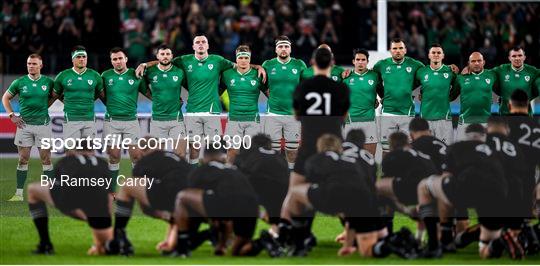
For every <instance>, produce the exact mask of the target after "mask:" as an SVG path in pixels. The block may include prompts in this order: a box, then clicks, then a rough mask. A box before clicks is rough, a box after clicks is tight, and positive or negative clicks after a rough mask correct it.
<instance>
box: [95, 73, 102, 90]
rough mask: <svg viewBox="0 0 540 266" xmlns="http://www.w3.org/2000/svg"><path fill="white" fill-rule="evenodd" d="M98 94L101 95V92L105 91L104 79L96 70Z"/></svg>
mask: <svg viewBox="0 0 540 266" xmlns="http://www.w3.org/2000/svg"><path fill="white" fill-rule="evenodd" d="M95 90H96V94H98V95H99V93H100V92H102V91H103V79H102V78H101V76H100V75H99V73H97V72H96V88H95Z"/></svg>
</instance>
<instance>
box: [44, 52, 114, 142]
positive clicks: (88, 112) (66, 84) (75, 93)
mask: <svg viewBox="0 0 540 266" xmlns="http://www.w3.org/2000/svg"><path fill="white" fill-rule="evenodd" d="M71 61H72V62H73V67H72V68H70V69H66V70H64V71H62V72H60V74H58V75H57V76H56V79H55V80H54V90H53V98H62V97H63V102H64V139H68V138H73V139H78V138H86V137H95V136H96V123H95V114H94V101H95V100H96V98H98V97H100V98H101V99H103V98H104V96H105V94H104V92H103V80H102V79H101V75H99V73H98V72H97V71H95V70H93V69H90V68H87V67H86V65H87V63H88V59H87V53H86V48H84V47H83V46H80V45H79V46H75V47H74V48H73V50H72V51H71Z"/></svg>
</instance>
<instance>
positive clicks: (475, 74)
mask: <svg viewBox="0 0 540 266" xmlns="http://www.w3.org/2000/svg"><path fill="white" fill-rule="evenodd" d="M484 70H485V69H482V71H480V73H478V74H476V73H474V72H471V74H473V75H475V76H476V75H482V73H484Z"/></svg>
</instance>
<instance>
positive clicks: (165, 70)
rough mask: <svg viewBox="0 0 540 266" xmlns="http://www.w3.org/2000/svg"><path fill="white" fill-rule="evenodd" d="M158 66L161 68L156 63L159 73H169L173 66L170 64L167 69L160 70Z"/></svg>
mask: <svg viewBox="0 0 540 266" xmlns="http://www.w3.org/2000/svg"><path fill="white" fill-rule="evenodd" d="M160 66H161V65H160V64H159V63H158V64H157V69H159V70H160V71H161V72H169V70H171V69H172V67H173V64H172V63H171V64H169V67H168V68H167V69H161V68H160Z"/></svg>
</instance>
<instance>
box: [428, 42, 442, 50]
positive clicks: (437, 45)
mask: <svg viewBox="0 0 540 266" xmlns="http://www.w3.org/2000/svg"><path fill="white" fill-rule="evenodd" d="M431 48H443V47H442V45H441V44H440V43H433V44H431V46H430V47H429V49H431Z"/></svg>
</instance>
